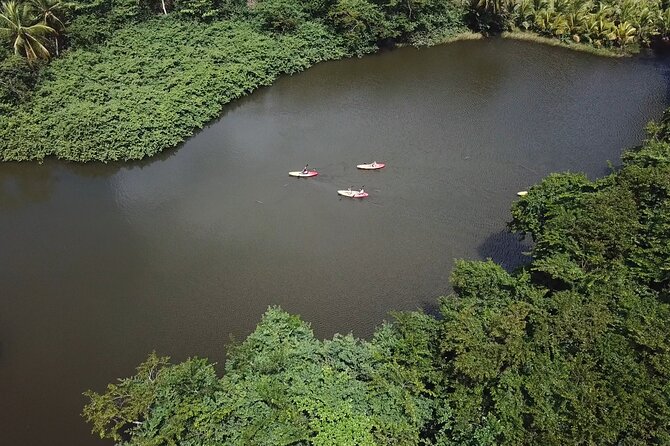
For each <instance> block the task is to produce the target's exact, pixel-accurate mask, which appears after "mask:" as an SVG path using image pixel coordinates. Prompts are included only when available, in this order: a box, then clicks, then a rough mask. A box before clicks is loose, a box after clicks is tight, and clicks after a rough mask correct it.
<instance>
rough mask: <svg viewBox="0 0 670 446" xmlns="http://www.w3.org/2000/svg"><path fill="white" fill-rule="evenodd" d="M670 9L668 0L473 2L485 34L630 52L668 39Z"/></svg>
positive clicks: (474, 14) (473, 14)
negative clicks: (525, 34) (526, 35)
mask: <svg viewBox="0 0 670 446" xmlns="http://www.w3.org/2000/svg"><path fill="white" fill-rule="evenodd" d="M668 6H669V5H668V4H667V2H663V1H662V0H472V1H471V7H472V9H471V13H470V20H471V22H472V24H473V25H474V26H475V27H477V28H479V29H481V30H483V31H504V30H507V31H512V30H524V31H535V32H537V33H539V34H540V35H544V36H549V37H557V38H559V39H562V40H564V41H574V42H585V43H589V44H592V45H594V46H596V47H618V48H621V49H624V48H626V46H628V45H631V44H638V45H639V44H644V45H647V44H649V43H650V41H651V40H652V39H653V38H663V37H667V36H668V35H669V33H670V10H668Z"/></svg>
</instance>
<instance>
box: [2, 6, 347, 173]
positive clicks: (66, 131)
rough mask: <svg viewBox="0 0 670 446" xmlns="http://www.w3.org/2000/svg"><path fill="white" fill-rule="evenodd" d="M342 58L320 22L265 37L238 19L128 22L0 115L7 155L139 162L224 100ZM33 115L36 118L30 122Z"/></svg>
mask: <svg viewBox="0 0 670 446" xmlns="http://www.w3.org/2000/svg"><path fill="white" fill-rule="evenodd" d="M342 54H343V52H342V50H341V49H339V48H338V46H337V39H336V38H335V37H334V36H333V35H332V34H330V33H329V32H328V31H327V30H326V29H325V28H324V27H323V26H322V25H319V24H317V23H313V22H309V23H304V24H303V25H302V26H301V27H300V29H298V30H296V32H295V33H293V34H286V35H278V36H270V35H267V34H265V33H262V32H260V31H258V30H257V29H255V28H254V26H252V25H250V24H249V23H247V22H244V21H217V22H214V23H211V24H205V23H197V22H182V21H178V20H172V19H171V18H169V17H168V18H165V19H156V20H153V21H150V22H145V23H140V24H137V25H133V26H128V27H125V28H123V29H122V30H119V31H117V32H116V33H115V34H114V36H113V37H112V38H111V39H110V40H109V41H108V42H107V44H106V45H105V46H104V47H96V48H94V49H90V50H89V49H82V50H79V51H78V52H77V57H64V58H61V59H59V60H56V61H54V62H53V63H52V64H51V65H50V66H49V67H48V68H47V69H46V70H45V71H44V73H43V76H47V77H49V78H52V79H54V81H53V82H45V83H42V85H41V88H39V90H38V91H37V92H36V94H38V95H39V97H38V98H35V99H33V100H32V101H30V102H29V103H28V104H27V105H26V106H23V107H17V108H16V109H15V110H14V111H13V113H12V114H11V115H9V116H4V117H0V140H2V141H4V145H5V147H4V150H3V152H2V153H3V157H4V158H5V159H31V158H40V159H41V158H44V157H45V156H48V155H57V156H59V157H62V158H67V159H72V160H79V161H87V160H91V159H99V160H114V159H138V158H142V157H144V156H146V155H152V154H155V153H157V152H158V151H160V150H162V149H163V148H165V147H171V146H174V145H176V144H178V143H179V142H181V141H183V140H184V138H186V137H187V136H189V135H190V134H192V132H193V129H195V128H199V127H202V126H203V125H204V124H205V123H206V122H207V121H209V120H211V119H213V118H215V117H216V116H217V115H218V114H219V113H220V111H221V107H222V104H224V103H226V102H229V101H231V100H233V99H235V98H238V97H240V96H242V95H244V94H245V93H248V92H249V91H251V90H253V89H254V88H256V87H258V86H261V85H268V84H270V83H271V82H272V81H273V80H274V79H276V77H277V76H278V75H279V74H280V73H294V72H296V71H300V70H303V69H305V68H306V67H308V66H309V65H311V64H313V63H314V62H316V61H319V60H323V59H327V58H333V57H339V56H341V55H342ZM35 116H41V117H42V118H41V119H39V120H35V119H34V117H35Z"/></svg>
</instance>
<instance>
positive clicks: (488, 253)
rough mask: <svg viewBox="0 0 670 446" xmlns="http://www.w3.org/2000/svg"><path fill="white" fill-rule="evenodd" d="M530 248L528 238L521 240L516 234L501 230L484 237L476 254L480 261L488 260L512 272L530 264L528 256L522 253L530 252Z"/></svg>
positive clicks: (530, 244) (530, 243)
mask: <svg viewBox="0 0 670 446" xmlns="http://www.w3.org/2000/svg"><path fill="white" fill-rule="evenodd" d="M532 246H533V244H532V242H531V240H530V239H529V238H526V239H522V238H521V236H519V235H518V234H513V233H511V232H509V231H507V230H502V231H499V232H494V233H493V234H491V235H489V236H488V237H486V239H485V240H484V241H483V242H482V243H481V244H480V245H479V247H478V248H477V252H478V253H479V255H480V256H481V257H482V259H489V258H490V259H491V260H493V261H494V262H495V263H497V264H498V265H500V266H502V267H503V268H505V270H506V271H508V272H512V271H514V270H515V269H517V268H519V267H521V266H524V265H526V264H527V263H529V262H530V260H531V258H530V256H529V255H528V254H524V253H528V252H530V250H531V248H532Z"/></svg>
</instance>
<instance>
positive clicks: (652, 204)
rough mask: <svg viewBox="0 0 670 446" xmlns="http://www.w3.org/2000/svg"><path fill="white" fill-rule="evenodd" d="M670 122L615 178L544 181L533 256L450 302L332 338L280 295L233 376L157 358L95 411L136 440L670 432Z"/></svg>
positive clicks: (562, 437)
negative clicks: (359, 334)
mask: <svg viewBox="0 0 670 446" xmlns="http://www.w3.org/2000/svg"><path fill="white" fill-rule="evenodd" d="M669 125H670V112H668V114H666V115H665V117H664V118H663V119H662V120H661V121H660V122H658V123H652V124H650V126H649V129H648V139H647V140H646V141H645V143H644V144H643V145H641V146H640V147H638V148H636V149H633V150H629V151H626V152H625V153H624V155H623V157H622V158H623V165H622V167H621V168H620V169H618V170H617V171H615V172H613V173H611V174H610V175H608V176H606V177H604V178H601V179H598V180H596V181H589V180H588V179H586V178H585V177H584V176H583V175H579V174H554V175H550V176H549V177H547V178H546V179H545V180H544V181H542V182H541V183H540V184H538V185H536V186H534V187H532V188H531V189H530V191H529V193H528V195H527V196H525V197H523V198H521V199H520V200H519V201H518V202H516V203H515V204H514V206H513V208H512V222H511V224H510V227H511V228H512V229H513V230H515V231H517V232H520V233H522V234H525V235H528V236H530V237H532V238H533V240H534V242H535V244H534V247H533V250H532V260H531V261H530V262H529V263H528V264H527V265H525V266H523V267H522V268H520V269H519V270H517V271H515V272H512V273H510V272H508V271H505V270H504V269H503V268H502V267H500V266H499V265H497V264H495V263H493V262H492V261H490V260H489V261H460V262H458V263H457V265H456V268H455V270H454V271H453V274H452V279H451V280H452V285H453V288H454V290H455V293H454V294H453V295H451V296H447V297H442V298H440V299H439V314H438V315H427V314H424V313H422V312H403V313H397V314H394V320H393V322H391V323H387V324H383V325H382V326H380V327H378V328H377V330H376V331H375V334H374V336H373V337H372V338H371V339H370V340H367V341H366V340H358V339H354V338H353V337H352V336H350V335H349V336H340V335H336V336H335V337H334V338H333V339H332V340H325V341H319V340H316V339H315V338H314V335H313V333H312V331H311V330H310V329H309V326H308V325H307V324H306V323H304V322H302V321H301V320H300V319H298V318H297V317H296V316H291V315H289V314H287V313H285V312H283V311H281V310H280V309H277V308H270V309H269V310H268V312H267V313H266V314H265V315H264V316H263V318H262V320H261V322H260V324H259V325H258V327H257V328H256V330H255V331H254V332H253V333H252V334H251V335H250V336H249V337H248V338H247V339H246V340H245V341H244V342H242V343H241V344H240V345H237V346H233V347H231V349H230V353H229V355H228V359H227V361H226V366H225V373H224V374H223V376H222V377H220V378H219V377H216V376H215V373H214V370H213V368H212V365H211V364H209V363H208V362H207V361H205V360H202V359H191V360H188V361H186V362H184V363H181V364H176V365H172V364H170V363H169V362H168V360H167V359H166V358H158V357H156V356H155V355H151V356H150V357H149V359H148V360H147V362H146V363H144V364H143V365H141V366H140V367H139V368H138V373H137V374H136V375H135V376H133V377H131V378H127V379H124V380H122V381H121V382H120V383H119V384H113V385H110V386H109V387H108V389H107V391H106V392H104V393H102V394H98V393H95V392H89V393H88V396H89V398H90V403H89V404H88V405H87V406H86V408H85V410H84V416H85V417H86V418H87V420H88V421H89V422H91V423H92V425H93V429H94V431H95V432H97V433H98V434H100V435H101V436H103V437H110V438H114V439H116V440H117V441H119V444H122V445H127V446H139V445H146V444H153V445H168V444H181V445H189V446H190V445H203V446H204V445H211V444H222V445H225V444H230V445H237V444H268V445H269V444H273V445H276V444H287V445H288V444H295V445H327V444H333V445H335V444H337V445H361V444H370V445H372V444H379V445H388V444H398V445H411V444H416V445H419V444H422V445H441V446H446V445H478V446H479V445H494V444H495V445H498V444H501V445H519V444H527V445H536V444H543V445H557V446H558V445H566V444H575V445H579V444H584V445H586V444H599V445H622V444H627V445H646V444H666V443H669V442H670V425H669V424H668V420H670V388H669V387H668V382H670V334H669V333H668V330H667V327H668V324H669V323H670V305H669V302H670V130H669V128H670V127H669Z"/></svg>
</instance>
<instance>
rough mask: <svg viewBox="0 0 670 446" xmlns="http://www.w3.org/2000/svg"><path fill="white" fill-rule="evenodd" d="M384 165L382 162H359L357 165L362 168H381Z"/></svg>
mask: <svg viewBox="0 0 670 446" xmlns="http://www.w3.org/2000/svg"><path fill="white" fill-rule="evenodd" d="M384 166H386V164H384V163H374V164H373V163H370V164H359V165H358V166H356V167H358V168H359V169H363V170H377V169H382V168H384Z"/></svg>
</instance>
